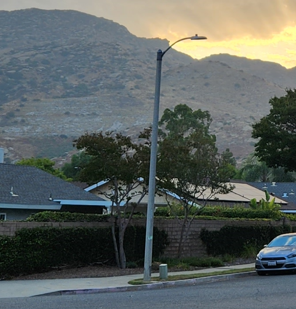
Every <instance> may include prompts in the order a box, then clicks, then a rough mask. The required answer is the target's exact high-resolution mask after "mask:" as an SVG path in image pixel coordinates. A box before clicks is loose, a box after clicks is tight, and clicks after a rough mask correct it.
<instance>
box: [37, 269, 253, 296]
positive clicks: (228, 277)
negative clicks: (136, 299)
mask: <svg viewBox="0 0 296 309" xmlns="http://www.w3.org/2000/svg"><path fill="white" fill-rule="evenodd" d="M253 275H256V272H255V271H249V272H241V273H237V274H226V275H217V276H208V277H202V278H195V279H185V280H176V281H164V282H154V283H149V284H141V285H127V286H122V287H107V288H99V289H75V290H61V291H55V292H50V293H44V294H38V295H35V296H33V297H37V296H60V295H78V294H98V293H113V292H128V291H142V290H154V289H163V288H170V287H175V286H190V285H198V284H202V283H212V282H219V281H227V280H231V279H235V278H243V277H248V276H253Z"/></svg>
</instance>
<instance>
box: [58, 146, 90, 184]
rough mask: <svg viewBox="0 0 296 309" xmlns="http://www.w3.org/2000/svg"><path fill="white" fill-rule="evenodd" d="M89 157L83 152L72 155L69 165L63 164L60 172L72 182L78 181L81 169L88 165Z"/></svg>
mask: <svg viewBox="0 0 296 309" xmlns="http://www.w3.org/2000/svg"><path fill="white" fill-rule="evenodd" d="M89 160H90V156H88V155H86V154H85V152H84V151H80V152H79V153H77V154H74V155H73V156H72V158H71V163H65V164H64V165H63V167H62V168H61V171H62V172H63V173H64V174H65V175H66V176H67V177H68V178H72V179H73V180H78V179H79V175H80V171H81V169H82V168H83V167H84V166H85V165H86V164H88V163H89Z"/></svg>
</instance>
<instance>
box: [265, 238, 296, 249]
mask: <svg viewBox="0 0 296 309" xmlns="http://www.w3.org/2000/svg"><path fill="white" fill-rule="evenodd" d="M283 246H296V236H279V237H276V238H275V239H273V240H272V241H271V242H270V243H269V244H268V247H283Z"/></svg>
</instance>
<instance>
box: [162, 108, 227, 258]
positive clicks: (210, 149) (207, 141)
mask: <svg viewBox="0 0 296 309" xmlns="http://www.w3.org/2000/svg"><path fill="white" fill-rule="evenodd" d="M210 124H211V117H210V114H209V113H208V112H207V111H201V110H197V111H193V110H192V109H191V108H190V107H188V106H187V105H177V106H176V107H175V109H174V110H168V109H167V110H165V111H164V114H163V116H162V118H161V120H160V125H161V129H160V136H161V139H160V141H159V160H158V165H157V176H158V179H159V183H158V185H159V186H161V187H163V188H165V189H166V190H169V191H171V192H173V193H175V194H177V195H178V196H180V197H181V198H180V203H181V204H182V208H183V210H184V216H183V218H181V219H180V224H181V226H182V228H181V234H180V238H179V248H178V255H179V257H180V256H181V254H182V246H183V243H184V240H185V239H186V237H187V235H188V232H189V229H190V226H191V223H192V220H193V219H194V216H196V215H197V214H198V212H199V210H200V207H203V206H205V205H206V203H207V201H208V199H209V198H210V197H212V196H214V195H215V194H217V193H227V192H229V191H230V190H231V189H232V187H231V186H230V185H229V184H228V183H227V182H229V180H230V177H231V175H232V174H233V169H231V168H229V162H230V160H229V154H227V155H226V154H225V155H224V156H222V155H220V154H219V153H218V150H217V147H216V144H215V142H216V137H215V136H214V135H212V134H210V133H209V128H210ZM230 157H231V156H230ZM170 206H173V205H170ZM173 208H174V207H171V210H173Z"/></svg>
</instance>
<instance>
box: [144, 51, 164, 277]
mask: <svg viewBox="0 0 296 309" xmlns="http://www.w3.org/2000/svg"><path fill="white" fill-rule="evenodd" d="M162 57H163V53H162V51H161V50H158V52H157V59H156V60H157V63H156V80H155V98H154V111H153V123H152V137H151V153H150V170H149V188H148V206H147V221H146V240H145V259H144V281H146V282H149V281H150V280H151V265H152V247H153V219H154V196H155V177H156V161H157V137H158V119H159V98H160V81H161V64H162Z"/></svg>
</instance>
